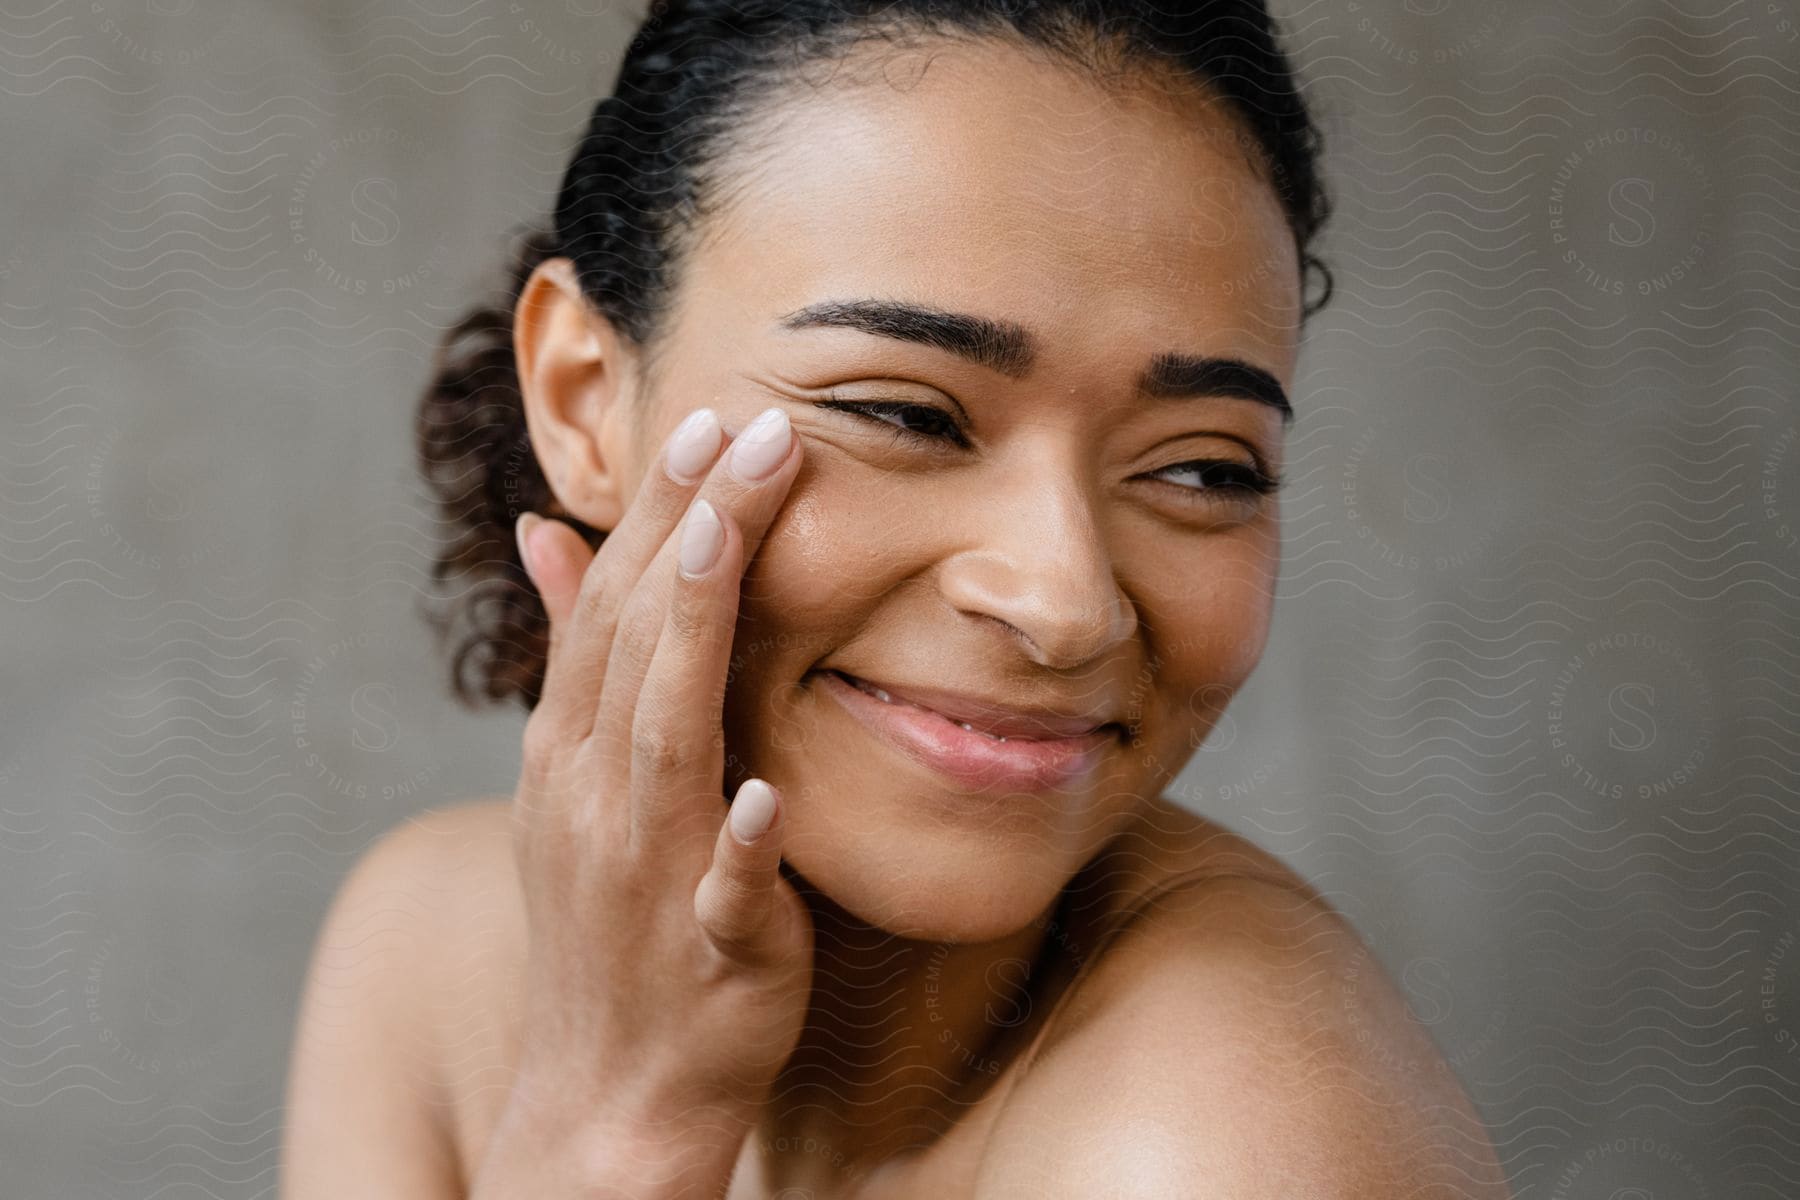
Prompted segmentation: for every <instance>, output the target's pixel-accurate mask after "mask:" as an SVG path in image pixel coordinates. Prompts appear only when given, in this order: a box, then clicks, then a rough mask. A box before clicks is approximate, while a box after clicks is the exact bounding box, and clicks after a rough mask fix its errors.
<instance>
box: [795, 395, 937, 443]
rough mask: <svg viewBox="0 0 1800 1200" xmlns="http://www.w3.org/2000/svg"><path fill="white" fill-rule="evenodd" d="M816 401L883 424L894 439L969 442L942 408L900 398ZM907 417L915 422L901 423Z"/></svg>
mask: <svg viewBox="0 0 1800 1200" xmlns="http://www.w3.org/2000/svg"><path fill="white" fill-rule="evenodd" d="M818 404H819V407H820V408H834V409H840V410H842V411H844V412H848V413H855V414H856V415H857V416H859V417H862V418H863V419H865V420H869V421H875V422H877V423H879V424H882V425H885V426H887V427H888V428H889V429H892V430H893V431H894V436H895V437H896V438H921V439H924V440H926V441H933V440H942V441H947V442H951V443H953V444H954V445H958V446H966V445H968V439H967V438H965V437H964V436H963V431H962V429H961V428H959V427H958V426H957V424H956V419H955V418H954V417H952V416H951V415H950V414H949V413H947V412H945V411H944V410H943V409H941V408H934V407H932V406H931V405H929V404H910V403H907V402H906V401H903V400H839V399H836V398H835V397H834V398H832V399H830V400H821V401H819V402H818ZM890 416H898V417H900V418H901V420H900V421H895V420H890V419H889V417H890ZM907 420H910V421H912V422H915V423H914V424H907V423H903V422H905V421H907Z"/></svg>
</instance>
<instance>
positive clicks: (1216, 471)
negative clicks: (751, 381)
mask: <svg viewBox="0 0 1800 1200" xmlns="http://www.w3.org/2000/svg"><path fill="white" fill-rule="evenodd" d="M818 404H819V407H820V408H832V409H838V410H841V411H843V412H848V413H853V414H855V415H856V416H859V417H862V418H864V419H865V420H869V421H874V422H876V423H877V424H880V425H885V426H886V427H887V428H889V429H891V430H893V433H894V440H895V441H924V442H936V441H948V442H949V443H950V444H952V445H954V446H958V447H963V448H967V446H968V445H969V440H968V438H967V437H966V436H965V435H964V434H963V431H962V429H961V428H960V427H958V426H957V424H956V422H955V421H954V420H953V419H952V418H951V417H950V415H949V414H948V413H946V412H944V410H942V409H940V408H935V407H933V406H932V405H929V404H908V403H905V402H903V401H898V400H872V401H852V400H839V399H837V398H836V396H835V395H834V396H833V397H832V398H831V399H829V400H821V401H819V402H818ZM906 412H926V413H930V414H931V415H932V416H933V417H934V418H936V419H937V420H939V421H941V422H943V423H944V425H946V426H947V427H948V428H949V430H950V432H949V434H948V435H947V436H946V435H944V434H932V433H925V432H923V431H921V430H918V429H911V428H908V427H907V426H904V425H896V424H895V423H894V422H892V421H889V420H885V419H884V418H882V417H880V416H878V415H876V414H878V413H906ZM1170 471H1190V472H1193V473H1195V474H1198V475H1199V476H1200V477H1201V478H1202V479H1203V480H1205V479H1208V478H1209V477H1210V478H1213V479H1217V478H1218V476H1220V475H1221V474H1223V475H1224V477H1225V478H1224V480H1223V481H1222V482H1212V483H1210V484H1208V486H1206V487H1189V486H1187V485H1185V484H1180V483H1172V484H1170V485H1169V486H1171V487H1173V488H1176V489H1177V490H1179V491H1182V492H1186V493H1187V494H1188V495H1189V497H1191V498H1192V499H1193V500H1194V501H1195V502H1196V503H1205V502H1206V498H1207V496H1208V495H1212V496H1217V495H1218V494H1219V493H1226V494H1233V493H1235V494H1236V495H1237V496H1239V497H1249V496H1267V495H1272V494H1273V493H1275V492H1277V491H1279V490H1281V486H1282V483H1283V480H1282V479H1281V477H1280V476H1277V475H1271V474H1269V473H1268V472H1266V471H1264V470H1263V469H1262V467H1261V466H1260V465H1255V464H1245V463H1240V462H1231V461H1229V460H1226V459H1211V458H1200V459H1192V460H1190V461H1188V462H1179V463H1171V464H1169V465H1168V466H1166V467H1163V468H1161V469H1160V470H1157V471H1155V472H1153V474H1155V475H1163V474H1167V473H1168V472H1170ZM1164 482H1167V481H1166V480H1165V481H1164Z"/></svg>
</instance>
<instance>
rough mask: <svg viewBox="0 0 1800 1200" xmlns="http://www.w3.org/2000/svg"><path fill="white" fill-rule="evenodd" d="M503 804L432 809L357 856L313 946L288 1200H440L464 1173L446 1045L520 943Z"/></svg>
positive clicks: (295, 1075)
mask: <svg viewBox="0 0 1800 1200" xmlns="http://www.w3.org/2000/svg"><path fill="white" fill-rule="evenodd" d="M508 811H509V810H508V804H507V803H506V802H504V801H496V800H493V799H480V800H474V801H469V802H466V803H460V804H451V805H447V806H444V807H440V808H434V809H431V810H428V811H426V812H424V813H421V814H418V815H417V816H414V817H411V818H408V819H407V820H406V821H404V822H402V823H401V824H399V825H397V826H395V827H394V828H393V829H390V830H388V831H387V832H386V833H384V834H382V835H381V836H379V837H378V838H376V839H375V840H374V841H373V842H372V843H370V845H369V847H368V848H367V849H366V850H364V851H363V853H362V854H361V855H360V856H359V857H358V859H357V860H356V862H355V863H354V864H353V866H352V867H351V869H350V871H349V873H348V874H347V875H346V876H345V878H344V880H343V882H342V883H341V884H340V885H339V887H338V890H337V893H336V895H335V896H334V897H333V899H332V902H331V905H330V908H329V909H328V911H327V912H326V914H325V918H324V920H323V922H322V924H321V927H320V929H319V932H318V935H317V937H316V939H315V941H314V945H313V950H312V957H311V961H310V964H309V966H308V970H307V978H306V984H305V989H304V994H303V995H302V997H301V1001H300V1010H299V1015H298V1018H297V1021H296V1027H295V1031H294V1044H293V1051H292V1055H291V1059H290V1062H289V1069H288V1082H287V1108H288V1112H289V1118H288V1120H287V1122H286V1124H285V1127H284V1133H283V1141H284V1146H283V1154H282V1172H283V1186H282V1195H283V1196H293V1197H296V1200H298V1198H300V1197H311V1196H321V1197H323V1196H328V1195H350V1194H359V1195H360V1194H376V1193H377V1192H379V1194H384V1195H388V1196H393V1197H405V1196H414V1195H418V1196H428V1195H429V1196H436V1195H444V1194H448V1192H447V1191H446V1190H445V1189H446V1188H447V1187H448V1186H449V1185H450V1183H451V1181H454V1180H455V1179H456V1178H457V1177H458V1175H459V1173H460V1165H459V1162H458V1158H459V1154H458V1148H457V1145H456V1138H455V1123H456V1110H457V1102H458V1099H459V1096H460V1095H461V1093H462V1092H463V1091H465V1090H466V1088H465V1087H464V1084H465V1083H466V1081H464V1080H460V1079H456V1078H452V1077H451V1075H450V1074H449V1071H450V1066H449V1063H448V1061H447V1058H446V1054H445V1048H446V1046H447V1045H450V1044H452V1043H456V1042H458V1041H461V1040H464V1039H467V1038H468V1036H469V1034H468V1023H469V1022H470V1021H471V1020H472V1019H475V1017H477V1016H478V1015H479V1014H480V1013H481V1012H482V1011H483V1010H484V1006H485V1005H487V1004H490V1003H491V997H490V996H488V995H487V991H488V989H491V987H492V986H493V981H494V980H495V979H496V978H497V977H498V976H499V975H501V974H502V972H497V971H496V970H495V965H496V958H495V956H496V953H497V948H503V947H506V946H509V945H518V944H519V939H518V935H517V933H516V930H517V929H518V928H519V925H520V923H521V922H522V919H523V918H522V915H521V911H520V906H519V903H518V900H517V882H516V875H514V874H513V873H512V864H511V837H510V831H509V826H508Z"/></svg>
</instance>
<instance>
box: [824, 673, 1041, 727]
mask: <svg viewBox="0 0 1800 1200" xmlns="http://www.w3.org/2000/svg"><path fill="white" fill-rule="evenodd" d="M854 682H855V684H856V686H857V689H858V690H859V691H864V692H867V693H868V694H869V695H871V696H873V697H875V698H876V699H877V700H880V701H882V702H883V703H886V704H906V701H904V700H896V699H894V698H893V697H892V696H890V695H888V694H887V693H886V692H885V691H883V690H882V689H880V688H878V687H876V686H875V685H874V684H872V683H869V682H867V681H865V680H861V679H856V680H854ZM906 706H907V707H908V708H917V707H919V706H918V705H916V704H906ZM925 711H926V712H930V711H931V710H930V709H926V710H925ZM957 724H958V725H961V726H962V727H963V728H964V729H966V730H968V731H969V732H970V733H981V730H979V729H977V728H975V727H974V726H973V725H971V724H969V723H968V722H967V721H958V722H957ZM981 736H982V737H984V738H986V739H987V740H988V741H990V742H1004V741H1005V740H1006V739H1005V738H1004V737H995V736H994V735H993V734H991V733H981Z"/></svg>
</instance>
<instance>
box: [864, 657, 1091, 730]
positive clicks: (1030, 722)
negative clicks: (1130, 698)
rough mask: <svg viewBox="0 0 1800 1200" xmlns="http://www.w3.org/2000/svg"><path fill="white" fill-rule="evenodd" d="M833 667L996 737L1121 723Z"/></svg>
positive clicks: (1069, 708)
mask: <svg viewBox="0 0 1800 1200" xmlns="http://www.w3.org/2000/svg"><path fill="white" fill-rule="evenodd" d="M830 669H831V670H833V671H834V672H835V673H836V674H838V675H842V676H844V677H845V678H846V679H848V680H850V681H851V682H853V683H854V682H855V681H857V680H861V681H862V682H864V683H867V684H872V685H874V686H875V687H878V688H880V689H881V690H882V691H884V692H886V693H888V694H889V695H890V696H893V697H894V698H895V699H896V700H904V701H906V702H907V703H908V704H917V705H918V706H919V707H920V708H929V709H930V710H932V711H933V712H935V713H938V714H939V715H940V716H945V717H949V718H950V719H951V720H952V721H961V722H965V723H966V724H968V725H970V726H972V727H974V728H975V729H978V730H980V731H981V732H982V733H987V734H992V735H994V736H995V737H1023V738H1069V737H1080V736H1082V735H1083V734H1086V733H1091V732H1093V731H1094V730H1096V729H1098V728H1100V727H1101V726H1102V725H1117V724H1118V722H1117V721H1115V720H1114V719H1113V717H1112V715H1111V714H1110V713H1108V712H1106V711H1103V710H1099V709H1085V708H1081V707H1078V706H1074V705H1064V706H1058V707H1054V708H1052V707H1036V706H1032V707H1020V706H1019V705H1016V704H997V703H995V702H993V701H991V700H984V699H982V698H981V697H979V696H971V695H969V694H968V693H966V692H953V691H948V690H946V689H944V688H933V687H923V686H920V685H917V684H911V683H890V682H888V681H887V680H885V679H874V678H871V677H870V676H868V675H853V674H851V673H850V672H849V671H840V670H837V669H836V668H830Z"/></svg>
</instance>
